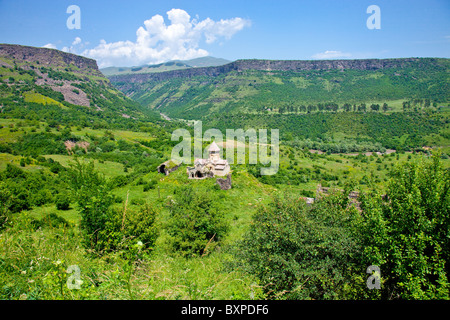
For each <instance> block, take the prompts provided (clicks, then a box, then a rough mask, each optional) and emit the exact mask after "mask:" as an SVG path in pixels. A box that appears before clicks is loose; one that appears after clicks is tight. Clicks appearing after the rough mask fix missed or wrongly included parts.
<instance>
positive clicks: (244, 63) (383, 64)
mask: <svg viewBox="0 0 450 320" xmlns="http://www.w3.org/2000/svg"><path fill="white" fill-rule="evenodd" d="M438 60H449V59H444V58H390V59H346V60H267V59H240V60H236V61H233V62H230V63H228V64H225V65H222V66H214V67H199V68H192V69H183V70H171V71H166V72H161V73H157V74H156V73H149V74H147V73H146V74H135V75H119V76H111V77H108V78H109V79H110V80H111V81H112V82H121V81H122V80H123V79H124V78H121V77H127V78H128V81H132V82H140V83H142V82H145V81H149V80H154V81H161V80H167V79H171V78H182V77H187V78H190V77H195V76H217V75H219V74H223V73H228V72H231V71H238V72H241V71H245V70H258V71H293V72H296V71H310V70H333V69H335V70H372V71H374V70H379V69H386V68H404V67H405V66H406V65H408V64H412V63H419V62H421V61H431V62H436V61H438Z"/></svg>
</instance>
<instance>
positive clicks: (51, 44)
mask: <svg viewBox="0 0 450 320" xmlns="http://www.w3.org/2000/svg"><path fill="white" fill-rule="evenodd" d="M42 48H48V49H56V46H55V45H54V44H53V43H47V44H46V45H44V46H42Z"/></svg>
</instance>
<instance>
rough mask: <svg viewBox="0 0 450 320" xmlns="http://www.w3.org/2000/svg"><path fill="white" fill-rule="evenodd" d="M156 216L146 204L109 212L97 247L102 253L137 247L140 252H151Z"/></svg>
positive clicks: (156, 231)
mask: <svg viewBox="0 0 450 320" xmlns="http://www.w3.org/2000/svg"><path fill="white" fill-rule="evenodd" d="M156 216H157V212H156V210H155V209H154V208H152V207H151V206H150V205H148V204H144V205H141V206H139V207H138V208H137V209H136V208H131V207H130V208H126V209H125V208H124V209H114V210H111V211H110V212H109V214H108V220H107V222H106V223H105V227H104V228H103V229H102V230H100V231H99V240H98V247H99V248H101V250H104V251H114V250H128V249H130V248H132V247H134V246H136V245H139V246H140V247H141V250H152V249H153V247H154V243H155V241H156V238H157V236H158V230H157V228H156V225H155V221H156ZM125 254H126V253H125Z"/></svg>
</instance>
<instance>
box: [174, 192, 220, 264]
mask: <svg viewBox="0 0 450 320" xmlns="http://www.w3.org/2000/svg"><path fill="white" fill-rule="evenodd" d="M174 195H175V197H174V199H173V200H171V202H170V204H169V205H168V208H169V211H170V218H169V223H168V232H169V234H170V235H171V244H172V248H173V249H174V250H175V251H177V252H179V253H180V254H181V255H184V256H195V255H203V254H207V253H208V252H210V251H211V250H212V249H213V248H214V247H215V246H216V245H217V244H218V241H220V239H221V238H222V237H223V236H224V234H225V233H226V232H227V225H226V223H225V218H224V214H223V211H222V210H220V209H219V208H218V207H217V206H216V205H215V203H214V201H213V200H214V199H213V198H212V195H211V193H206V192H200V191H196V190H194V189H193V188H192V186H183V187H179V188H177V189H176V190H175V192H174Z"/></svg>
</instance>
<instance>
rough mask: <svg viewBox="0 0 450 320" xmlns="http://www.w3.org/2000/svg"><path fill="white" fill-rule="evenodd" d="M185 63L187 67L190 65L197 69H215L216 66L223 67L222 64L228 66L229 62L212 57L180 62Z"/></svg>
mask: <svg viewBox="0 0 450 320" xmlns="http://www.w3.org/2000/svg"><path fill="white" fill-rule="evenodd" d="M181 62H184V63H186V64H187V65H190V66H191V67H194V68H198V67H217V66H223V65H224V64H228V63H230V62H231V61H230V60H226V59H222V58H214V57H210V56H208V57H202V58H195V59H191V60H184V61H181Z"/></svg>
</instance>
